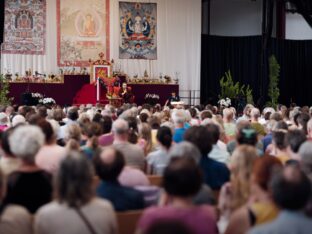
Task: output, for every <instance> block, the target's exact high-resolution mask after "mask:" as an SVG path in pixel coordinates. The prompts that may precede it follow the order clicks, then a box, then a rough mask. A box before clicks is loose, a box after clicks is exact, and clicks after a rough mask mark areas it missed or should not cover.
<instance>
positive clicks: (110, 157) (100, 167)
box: [94, 147, 125, 181]
mask: <svg viewBox="0 0 312 234" xmlns="http://www.w3.org/2000/svg"><path fill="white" fill-rule="evenodd" d="M124 166H125V159H124V156H123V154H122V153H121V152H120V151H118V150H116V149H114V148H113V147H108V148H105V149H104V150H103V151H101V152H98V153H97V154H96V155H95V157H94V167H95V171H96V174H97V175H98V176H99V177H100V178H101V180H103V181H116V180H117V178H118V176H119V174H120V173H121V171H122V169H123V168H124Z"/></svg>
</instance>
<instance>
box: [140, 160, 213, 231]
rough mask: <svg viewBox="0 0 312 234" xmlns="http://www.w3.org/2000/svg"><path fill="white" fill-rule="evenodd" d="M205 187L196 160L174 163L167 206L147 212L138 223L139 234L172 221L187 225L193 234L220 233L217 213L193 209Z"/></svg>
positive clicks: (168, 176)
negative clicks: (193, 199)
mask: <svg viewBox="0 0 312 234" xmlns="http://www.w3.org/2000/svg"><path fill="white" fill-rule="evenodd" d="M201 184H202V178H201V172H200V169H199V167H198V166H197V165H196V163H195V162H194V160H191V159H187V158H174V159H172V161H171V162H170V164H169V166H168V167H167V168H166V170H165V172H164V178H163V185H164V189H165V193H164V194H163V197H162V199H161V204H162V205H163V206H160V207H152V208H148V209H146V210H145V211H144V213H143V215H142V217H141V219H140V221H139V223H138V231H140V232H143V233H145V232H146V230H148V229H149V228H150V227H151V226H152V225H153V224H155V223H156V222H159V221H162V220H167V221H171V220H172V221H180V222H183V223H184V224H185V225H186V226H187V228H189V229H190V230H191V231H192V233H193V234H199V233H202V234H203V233H211V234H213V233H218V229H217V225H216V221H217V218H216V214H215V212H214V209H213V208H212V207H211V206H208V205H203V206H197V207H194V206H193V203H192V198H193V196H194V195H195V194H196V193H197V192H198V191H199V189H200V187H201Z"/></svg>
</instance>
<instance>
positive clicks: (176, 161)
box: [0, 104, 312, 234]
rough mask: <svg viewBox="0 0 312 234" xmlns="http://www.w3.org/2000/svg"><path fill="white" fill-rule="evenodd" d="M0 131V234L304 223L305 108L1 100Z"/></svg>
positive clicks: (310, 153) (199, 232) (281, 227)
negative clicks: (124, 224) (127, 221)
mask: <svg viewBox="0 0 312 234" xmlns="http://www.w3.org/2000/svg"><path fill="white" fill-rule="evenodd" d="M0 135H1V149H0V234H32V233H36V234H54V233H66V234H77V233H81V234H82V233H90V234H100V233H102V234H117V233H119V230H120V228H121V227H120V226H119V222H118V214H121V213H125V212H127V211H141V213H140V217H139V218H138V219H137V221H135V223H133V225H134V226H136V233H139V234H166V233H168V234H169V233H172V234H175V233H181V234H184V233H185V234H217V233H226V234H232V233H233V234H243V233H251V234H262V233H263V234H264V233H274V234H275V233H281V234H288V233H289V234H296V233H298V234H308V233H311V230H312V190H311V189H312V186H311V185H312V184H311V183H312V108H311V109H309V108H308V107H296V106H295V105H292V106H291V107H290V108H287V107H286V106H278V107H277V109H276V110H275V109H273V108H265V109H264V110H263V111H262V113H261V112H260V110H259V109H257V108H256V107H254V106H252V105H250V104H248V105H247V106H246V107H245V109H244V111H243V113H242V115H240V116H238V114H237V113H236V110H235V108H232V107H231V108H223V107H220V108H218V107H216V106H211V105H207V106H206V107H203V106H196V107H187V106H185V107H184V108H179V109H174V108H173V107H172V108H171V107H170V108H169V107H164V108H161V106H159V105H156V106H150V105H143V106H139V107H137V106H136V105H134V104H131V105H130V104H125V105H123V106H122V107H120V108H114V107H113V106H110V105H106V106H95V107H94V106H91V105H86V106H85V105H82V106H80V107H68V108H64V109H62V108H61V107H59V106H54V107H52V108H51V107H45V106H36V107H28V106H7V107H0ZM151 178H158V179H159V180H161V183H159V184H155V183H153V181H152V179H151ZM129 234H132V233H129Z"/></svg>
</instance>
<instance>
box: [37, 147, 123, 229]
mask: <svg viewBox="0 0 312 234" xmlns="http://www.w3.org/2000/svg"><path fill="white" fill-rule="evenodd" d="M92 178H93V173H92V168H91V165H90V164H89V162H88V161H87V159H86V158H85V157H83V156H82V155H80V154H79V153H77V152H71V153H69V155H68V156H67V157H66V158H65V159H64V160H63V161H62V163H61V165H60V169H59V171H58V173H57V176H56V185H55V192H56V194H57V198H56V200H55V201H52V202H51V203H49V204H47V205H45V206H43V207H42V208H40V210H39V211H38V213H37V215H36V217H35V233H37V234H52V233H66V234H76V233H107V234H117V221H116V216H115V214H114V210H113V208H112V205H111V204H110V203H109V202H107V201H105V200H102V199H99V198H95V196H94V192H93V188H92Z"/></svg>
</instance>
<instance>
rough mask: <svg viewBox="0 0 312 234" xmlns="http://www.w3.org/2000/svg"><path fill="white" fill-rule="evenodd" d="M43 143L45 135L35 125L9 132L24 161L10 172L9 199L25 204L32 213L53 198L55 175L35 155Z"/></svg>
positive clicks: (16, 154)
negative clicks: (39, 166) (53, 177)
mask: <svg viewBox="0 0 312 234" xmlns="http://www.w3.org/2000/svg"><path fill="white" fill-rule="evenodd" d="M43 143H44V135H43V133H42V131H41V130H40V128H38V127H35V126H20V127H17V128H16V129H15V130H14V131H13V133H12V134H11V135H10V136H9V144H10V148H11V151H12V153H13V154H14V155H15V156H16V157H18V158H20V159H21V162H22V164H21V166H20V167H19V168H18V169H17V170H16V171H15V172H13V173H11V174H10V175H9V176H8V179H7V195H6V198H5V201H6V202H7V203H10V204H18V205H21V206H24V207H25V208H27V210H28V211H29V212H30V213H32V214H34V213H35V212H36V211H37V209H38V208H39V207H40V206H42V205H44V204H46V203H48V202H49V201H50V200H51V198H52V184H51V179H52V178H51V176H50V174H48V173H47V172H45V171H43V170H41V169H39V168H38V167H37V166H36V164H35V155H36V154H37V153H38V151H39V149H40V147H41V146H42V145H43ZM21 194H22V195H21Z"/></svg>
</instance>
